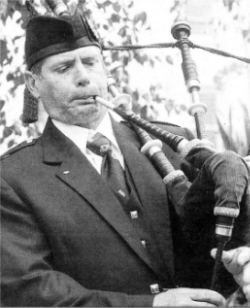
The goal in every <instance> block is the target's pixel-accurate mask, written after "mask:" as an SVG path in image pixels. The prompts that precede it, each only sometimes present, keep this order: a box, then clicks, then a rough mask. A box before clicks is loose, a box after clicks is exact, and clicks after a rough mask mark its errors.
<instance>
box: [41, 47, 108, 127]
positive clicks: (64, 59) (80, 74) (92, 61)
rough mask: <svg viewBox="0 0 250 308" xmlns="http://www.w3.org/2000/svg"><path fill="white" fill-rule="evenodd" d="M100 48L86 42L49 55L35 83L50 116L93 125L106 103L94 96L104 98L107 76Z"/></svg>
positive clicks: (98, 120) (84, 125) (63, 120)
mask: <svg viewBox="0 0 250 308" xmlns="http://www.w3.org/2000/svg"><path fill="white" fill-rule="evenodd" d="M102 61H103V60H102V57H101V53H100V50H99V48H97V47H95V46H89V47H84V48H79V49H76V50H73V51H69V52H64V53H61V54H57V55H53V56H49V57H47V58H46V59H45V60H44V63H43V65H42V68H41V75H40V77H38V78H36V86H37V90H38V92H39V95H40V98H41V100H42V102H43V104H44V107H45V109H46V111H47V112H48V114H49V116H50V117H51V118H52V119H56V120H59V121H61V122H64V123H67V124H73V125H79V126H83V127H86V128H92V129H95V128H96V127H97V126H98V124H99V123H100V122H101V120H102V119H103V117H104V115H105V113H106V111H107V110H106V107H104V106H102V105H100V104H98V103H96V102H95V100H94V97H95V96H97V95H98V96H100V97H102V98H104V99H107V96H108V92H107V76H106V72H105V69H104V66H103V62H102Z"/></svg>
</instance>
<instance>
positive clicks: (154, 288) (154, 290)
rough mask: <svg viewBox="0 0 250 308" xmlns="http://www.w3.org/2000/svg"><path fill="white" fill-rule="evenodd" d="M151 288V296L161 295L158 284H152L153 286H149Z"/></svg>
mask: <svg viewBox="0 0 250 308" xmlns="http://www.w3.org/2000/svg"><path fill="white" fill-rule="evenodd" d="M149 288H150V292H151V294H157V293H160V287H159V285H158V283H155V284H151V285H150V286H149Z"/></svg>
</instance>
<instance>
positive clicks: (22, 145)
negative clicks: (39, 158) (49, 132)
mask: <svg viewBox="0 0 250 308" xmlns="http://www.w3.org/2000/svg"><path fill="white" fill-rule="evenodd" d="M36 141H37V138H33V137H30V138H28V139H27V140H25V141H23V142H21V143H19V144H18V145H16V146H14V147H13V148H11V149H9V150H8V151H7V152H5V153H3V154H2V155H1V156H0V159H1V160H3V159H5V158H7V157H9V156H10V155H13V154H14V153H17V152H19V151H21V150H22V149H25V148H27V147H30V146H33V145H34V144H35V143H36Z"/></svg>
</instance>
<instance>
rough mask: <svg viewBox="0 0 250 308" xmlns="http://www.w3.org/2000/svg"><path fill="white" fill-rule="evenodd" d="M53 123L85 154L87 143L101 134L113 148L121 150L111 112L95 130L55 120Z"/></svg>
mask: <svg viewBox="0 0 250 308" xmlns="http://www.w3.org/2000/svg"><path fill="white" fill-rule="evenodd" d="M52 122H53V124H54V125H55V126H56V127H57V128H58V129H59V130H60V131H61V132H62V133H63V134H64V135H65V136H66V137H68V138H69V139H70V140H71V141H73V142H74V143H75V144H76V145H77V146H78V148H79V149H80V150H81V151H82V152H83V153H84V154H86V144H87V141H88V140H91V138H92V137H93V136H94V135H95V134H96V133H101V134H102V135H103V136H105V137H106V138H108V139H109V141H110V142H111V144H112V146H113V147H115V148H116V149H118V150H119V146H118V143H117V141H116V138H115V135H114V131H113V127H112V122H111V118H110V114H109V112H107V113H106V114H105V116H104V118H103V120H102V122H101V123H100V124H99V125H98V127H97V128H96V129H95V130H92V129H87V128H85V127H81V126H77V125H71V124H66V123H62V122H60V121H57V120H55V119H52Z"/></svg>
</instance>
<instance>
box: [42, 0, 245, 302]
mask: <svg viewBox="0 0 250 308" xmlns="http://www.w3.org/2000/svg"><path fill="white" fill-rule="evenodd" d="M46 1H47V4H48V5H49V6H50V8H51V10H52V11H53V12H54V13H55V15H57V16H61V17H63V16H64V15H68V14H69V12H68V9H67V6H66V5H65V4H64V2H63V1H62V0H46ZM171 32H172V35H173V37H174V38H175V39H177V40H178V47H179V49H180V50H181V54H182V59H183V63H182V69H183V73H184V77H185V81H186V85H187V88H188V91H189V92H190V94H191V97H192V101H193V104H192V107H191V108H190V114H192V115H193V116H194V118H195V123H196V129H197V136H198V139H194V140H191V141H188V140H186V139H185V138H184V137H181V136H178V135H174V134H172V133H170V132H167V131H166V130H165V129H162V128H160V127H159V126H157V125H154V124H152V123H149V122H147V121H145V120H143V119H141V118H140V117H139V116H137V115H135V114H134V113H133V112H132V110H131V107H130V104H131V97H130V96H129V95H127V94H121V95H120V94H119V93H118V91H117V90H116V88H115V86H114V82H113V80H112V79H111V78H109V79H108V80H109V90H110V92H111V93H112V95H113V96H114V99H113V100H112V101H111V102H109V101H106V100H103V99H102V98H100V97H96V98H95V100H96V102H98V103H100V104H103V105H104V106H106V107H107V108H109V109H111V110H113V111H114V112H116V113H117V114H119V115H120V116H121V117H122V118H123V119H125V120H127V121H128V122H129V123H131V126H132V127H133V129H134V130H135V132H136V133H137V134H138V137H139V139H140V140H141V143H142V145H143V146H142V148H141V151H142V153H144V154H145V155H146V156H147V157H148V158H149V159H150V161H151V162H152V163H153V165H154V166H155V168H156V169H157V171H158V172H159V174H160V175H161V177H162V179H163V182H164V184H165V187H166V191H167V194H168V198H169V200H170V202H171V204H172V205H173V206H174V209H175V211H176V213H177V215H178V217H179V219H180V221H181V225H182V228H183V232H184V234H185V235H186V236H187V240H191V241H192V236H197V235H198V237H200V234H199V228H202V226H201V225H200V222H201V221H202V222H205V221H206V218H207V217H208V216H209V215H210V216H211V213H212V214H213V215H214V217H215V218H216V219H215V238H216V240H217V248H218V249H217V254H216V259H215V265H214V271H213V275H212V281H211V289H216V288H217V279H218V272H219V268H220V263H221V256H222V252H223V249H224V247H225V245H226V244H227V243H228V242H229V241H230V243H231V246H232V247H237V246H242V245H247V244H249V243H250V180H249V174H250V170H249V167H248V165H247V163H246V161H245V160H244V159H243V158H242V157H241V156H239V155H237V154H236V153H234V152H232V151H225V152H221V153H219V152H218V151H216V150H215V149H214V147H213V145H212V143H210V142H209V141H208V140H207V139H206V129H205V123H204V119H203V114H204V113H205V112H206V109H207V107H206V105H205V104H203V103H201V102H200V100H199V90H200V85H199V80H198V76H197V72H196V66H195V63H194V61H193V60H192V58H191V54H190V50H189V48H190V45H189V41H188V37H189V35H190V33H191V28H190V26H189V25H188V24H187V23H186V22H178V23H176V24H175V25H174V26H173V27H172V30H171ZM149 134H150V135H151V136H153V137H155V138H157V139H153V138H152V137H151V136H150V135H149ZM161 141H162V142H164V143H166V144H167V145H168V146H169V147H170V148H171V149H172V150H173V151H174V152H177V153H178V154H180V155H181V157H182V159H184V160H186V161H187V162H189V163H190V164H191V165H193V166H194V167H195V168H196V169H197V170H198V171H197V176H196V178H195V179H194V180H193V181H192V183H191V182H190V181H189V180H188V178H187V176H186V175H185V174H184V172H182V171H181V170H175V169H174V167H173V166H172V165H171V163H170V162H169V160H168V159H167V157H166V156H165V154H164V153H163V151H162V143H161ZM197 226H198V227H197ZM194 230H196V231H195V232H194ZM196 232H197V233H198V234H194V233H196ZM204 236H206V235H205V231H204ZM203 240H205V239H203ZM244 302H246V298H244V294H243V292H242V290H241V289H239V290H238V292H237V293H236V296H234V297H233V304H244ZM227 305H228V306H231V305H232V300H231V299H229V300H228V303H227Z"/></svg>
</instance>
